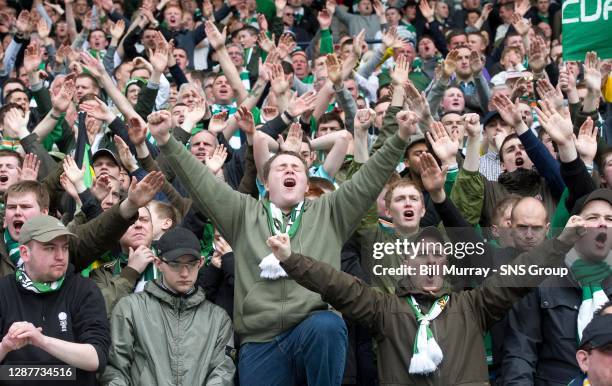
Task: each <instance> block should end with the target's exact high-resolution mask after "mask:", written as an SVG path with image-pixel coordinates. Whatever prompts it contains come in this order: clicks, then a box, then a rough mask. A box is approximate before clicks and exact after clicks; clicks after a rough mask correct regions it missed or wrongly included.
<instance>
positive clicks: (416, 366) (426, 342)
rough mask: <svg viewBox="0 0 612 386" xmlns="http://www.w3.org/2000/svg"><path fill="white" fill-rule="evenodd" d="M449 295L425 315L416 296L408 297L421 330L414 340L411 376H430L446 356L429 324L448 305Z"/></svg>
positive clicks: (410, 368)
mask: <svg viewBox="0 0 612 386" xmlns="http://www.w3.org/2000/svg"><path fill="white" fill-rule="evenodd" d="M448 299H449V295H444V296H442V297H440V298H438V299H437V300H436V301H435V302H434V304H433V305H432V306H431V308H430V309H429V311H428V312H427V314H423V313H422V312H421V309H420V307H419V304H418V303H417V301H416V299H415V298H414V296H412V295H411V296H410V297H406V302H407V303H408V305H409V306H410V308H412V310H413V311H414V315H415V317H416V319H417V322H418V323H419V328H418V330H417V334H416V337H415V340H414V345H413V351H412V358H411V359H410V367H409V368H408V372H409V373H410V374H423V375H424V374H430V373H433V372H434V371H436V370H437V368H438V365H439V364H440V363H441V362H442V359H443V358H444V355H443V354H442V349H441V348H440V346H439V345H438V342H436V339H435V338H434V336H433V332H432V331H431V328H430V327H429V324H430V323H431V322H432V321H433V320H434V319H435V318H437V317H438V316H439V315H440V314H441V313H442V311H443V310H444V308H445V307H446V305H447V304H448Z"/></svg>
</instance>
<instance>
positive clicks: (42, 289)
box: [15, 268, 65, 294]
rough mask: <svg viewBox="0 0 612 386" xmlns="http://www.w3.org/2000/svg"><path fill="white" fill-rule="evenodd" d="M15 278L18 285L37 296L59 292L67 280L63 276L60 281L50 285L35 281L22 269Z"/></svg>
mask: <svg viewBox="0 0 612 386" xmlns="http://www.w3.org/2000/svg"><path fill="white" fill-rule="evenodd" d="M15 277H16V279H17V283H19V284H21V286H22V287H23V288H25V289H27V290H28V291H32V292H35V293H37V294H44V293H48V292H53V291H57V290H58V289H60V288H61V287H62V283H63V282H64V278H65V276H62V277H61V278H60V279H59V280H56V281H52V282H50V283H43V282H39V281H33V280H32V279H30V278H29V277H28V275H27V274H26V272H25V271H24V270H23V269H21V268H18V269H17V271H16V272H15Z"/></svg>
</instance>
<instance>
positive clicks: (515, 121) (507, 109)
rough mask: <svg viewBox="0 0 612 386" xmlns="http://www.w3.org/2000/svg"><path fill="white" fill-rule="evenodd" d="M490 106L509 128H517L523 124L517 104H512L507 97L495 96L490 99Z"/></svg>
mask: <svg viewBox="0 0 612 386" xmlns="http://www.w3.org/2000/svg"><path fill="white" fill-rule="evenodd" d="M491 104H492V105H493V107H494V108H495V110H497V112H499V115H500V116H501V117H502V119H503V120H504V121H505V122H506V123H507V124H509V125H510V126H512V127H514V128H517V127H519V126H520V125H521V124H523V117H522V115H521V110H520V109H519V107H518V103H516V104H515V103H512V101H511V100H510V99H508V97H507V96H505V95H501V94H497V95H495V96H494V97H493V98H491Z"/></svg>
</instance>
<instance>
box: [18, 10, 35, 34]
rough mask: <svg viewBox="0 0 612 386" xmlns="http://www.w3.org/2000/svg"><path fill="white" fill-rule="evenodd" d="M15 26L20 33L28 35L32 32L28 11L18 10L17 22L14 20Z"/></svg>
mask: <svg viewBox="0 0 612 386" xmlns="http://www.w3.org/2000/svg"><path fill="white" fill-rule="evenodd" d="M15 27H16V28H17V32H18V33H20V34H24V35H28V34H29V33H30V32H32V29H31V25H30V12H28V11H21V12H19V16H17V22H15Z"/></svg>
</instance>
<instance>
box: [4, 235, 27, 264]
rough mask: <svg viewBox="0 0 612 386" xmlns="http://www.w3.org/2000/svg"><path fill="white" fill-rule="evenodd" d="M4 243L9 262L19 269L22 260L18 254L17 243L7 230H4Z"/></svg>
mask: <svg viewBox="0 0 612 386" xmlns="http://www.w3.org/2000/svg"><path fill="white" fill-rule="evenodd" d="M4 243H5V244H6V249H7V252H8V255H9V258H10V259H11V262H12V263H13V264H15V267H17V268H21V267H22V266H23V260H21V254H20V253H19V241H15V240H13V238H12V237H11V234H10V233H9V231H8V229H5V230H4Z"/></svg>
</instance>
